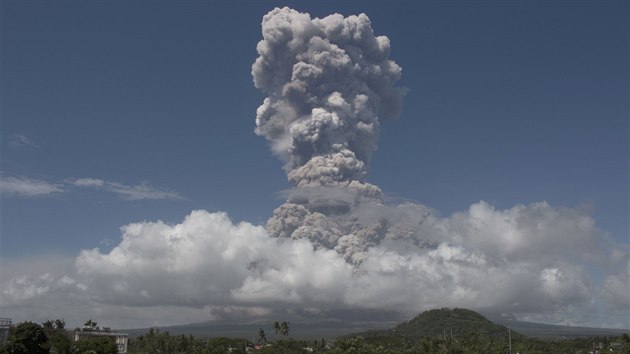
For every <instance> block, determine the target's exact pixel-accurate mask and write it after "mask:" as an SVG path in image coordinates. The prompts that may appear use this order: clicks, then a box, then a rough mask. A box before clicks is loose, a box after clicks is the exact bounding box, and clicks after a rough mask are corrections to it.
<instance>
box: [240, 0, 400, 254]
mask: <svg viewBox="0 0 630 354" xmlns="http://www.w3.org/2000/svg"><path fill="white" fill-rule="evenodd" d="M262 32H263V40H262V41H260V42H259V43H258V46H257V50H258V53H259V55H260V56H259V57H258V58H257V59H256V62H255V63H254V65H253V67H252V74H253V76H254V83H255V85H256V87H258V88H260V89H261V90H262V91H263V92H265V93H267V94H268V95H269V96H268V97H267V98H266V99H265V100H264V102H263V104H262V105H261V106H260V107H259V108H258V110H257V114H256V133H257V134H259V135H262V136H264V137H265V138H267V140H269V141H270V143H271V148H272V150H273V152H274V153H275V154H276V155H278V156H279V157H280V158H281V159H283V160H284V161H285V166H284V168H285V170H286V171H287V177H288V179H289V181H290V182H291V183H293V184H294V185H295V186H296V187H297V188H298V189H299V190H298V191H296V193H295V194H294V195H293V196H292V197H291V198H290V199H289V202H287V203H286V204H284V205H282V206H281V207H280V208H278V209H277V210H276V211H275V212H274V216H273V217H272V218H271V219H270V220H269V222H268V224H267V229H268V230H269V232H270V233H271V234H272V235H274V236H278V237H291V238H307V239H309V240H311V241H312V242H313V243H315V244H316V245H318V246H324V247H327V248H334V249H335V250H336V251H338V252H339V253H341V254H344V255H345V258H346V260H348V261H350V262H353V263H355V264H358V263H359V262H360V261H361V259H362V258H363V255H364V253H365V251H367V248H368V247H369V246H372V245H375V244H377V243H378V241H379V240H380V239H381V238H382V236H383V234H384V232H386V231H387V228H388V225H386V222H385V221H384V220H363V221H365V222H362V221H361V220H359V219H358V216H357V210H356V209H357V206H358V205H360V204H367V203H377V204H378V203H380V199H381V194H382V193H381V190H380V189H379V188H378V187H376V186H374V185H371V184H368V183H366V182H365V177H366V171H367V164H368V161H369V159H370V156H371V155H372V153H373V152H374V151H375V150H376V147H377V140H378V132H379V126H380V121H381V120H386V119H390V118H392V117H395V116H397V115H398V114H399V113H400V109H401V104H402V98H403V96H404V90H403V89H401V88H399V87H396V86H394V84H395V83H396V81H397V80H398V79H400V74H401V68H400V66H398V65H397V64H396V63H395V62H394V61H392V60H390V59H389V52H390V42H389V39H388V38H387V37H385V36H375V35H374V32H373V31H372V27H371V23H370V19H369V18H368V17H367V16H366V15H365V14H360V15H359V16H349V17H346V18H344V17H343V16H341V15H339V14H335V15H331V16H328V17H325V18H323V19H319V18H315V19H311V17H310V15H308V14H304V13H299V12H297V11H295V10H292V9H289V8H286V7H285V8H282V9H279V8H276V9H274V10H273V11H271V12H269V13H268V14H267V15H265V16H264V18H263V22H262Z"/></svg>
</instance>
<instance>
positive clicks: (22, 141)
mask: <svg viewBox="0 0 630 354" xmlns="http://www.w3.org/2000/svg"><path fill="white" fill-rule="evenodd" d="M8 141H9V147H12V148H24V147H31V148H36V147H39V145H38V144H37V143H36V142H35V141H34V140H33V139H31V138H29V137H28V136H26V135H24V134H19V133H15V134H13V135H11V136H10V137H9V139H8Z"/></svg>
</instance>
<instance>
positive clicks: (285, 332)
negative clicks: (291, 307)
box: [280, 321, 289, 336]
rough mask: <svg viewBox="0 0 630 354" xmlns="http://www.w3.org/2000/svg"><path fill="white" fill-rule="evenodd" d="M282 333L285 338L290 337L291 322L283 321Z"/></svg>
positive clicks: (281, 325)
mask: <svg viewBox="0 0 630 354" xmlns="http://www.w3.org/2000/svg"><path fill="white" fill-rule="evenodd" d="M280 333H282V335H283V336H288V335H289V322H286V321H282V323H281V324H280Z"/></svg>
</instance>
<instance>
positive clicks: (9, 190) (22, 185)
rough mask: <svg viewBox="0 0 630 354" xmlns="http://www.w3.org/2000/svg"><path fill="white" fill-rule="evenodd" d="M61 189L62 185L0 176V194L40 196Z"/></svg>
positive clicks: (57, 191) (61, 190) (60, 190)
mask: <svg viewBox="0 0 630 354" xmlns="http://www.w3.org/2000/svg"><path fill="white" fill-rule="evenodd" d="M63 191H64V190H63V189H62V186H60V185H58V184H52V183H49V182H46V181H41V180H35V179H30V178H26V177H2V178H1V179H0V194H10V195H18V196H23V197H41V196H46V195H50V194H54V193H61V192H63Z"/></svg>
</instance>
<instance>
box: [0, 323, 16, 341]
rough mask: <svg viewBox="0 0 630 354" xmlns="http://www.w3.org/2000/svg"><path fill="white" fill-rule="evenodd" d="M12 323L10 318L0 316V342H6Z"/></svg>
mask: <svg viewBox="0 0 630 354" xmlns="http://www.w3.org/2000/svg"><path fill="white" fill-rule="evenodd" d="M12 327H13V324H12V323H11V319H10V318H0V344H4V343H6V341H7V339H8V338H9V332H11V328H12Z"/></svg>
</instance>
